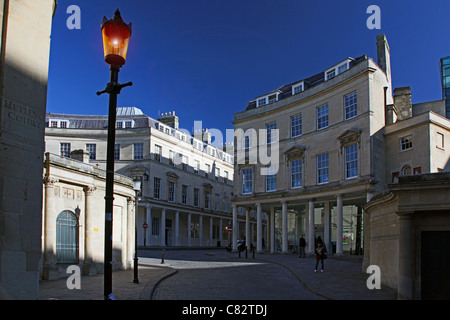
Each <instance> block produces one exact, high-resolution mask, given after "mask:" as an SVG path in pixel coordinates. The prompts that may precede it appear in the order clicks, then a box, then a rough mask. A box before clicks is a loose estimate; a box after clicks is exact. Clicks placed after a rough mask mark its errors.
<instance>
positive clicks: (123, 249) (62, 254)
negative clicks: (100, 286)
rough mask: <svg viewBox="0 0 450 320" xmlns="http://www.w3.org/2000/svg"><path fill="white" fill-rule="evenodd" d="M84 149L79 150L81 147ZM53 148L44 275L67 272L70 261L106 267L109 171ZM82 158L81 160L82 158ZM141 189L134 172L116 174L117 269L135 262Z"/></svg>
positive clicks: (95, 269) (99, 269)
mask: <svg viewBox="0 0 450 320" xmlns="http://www.w3.org/2000/svg"><path fill="white" fill-rule="evenodd" d="M76 151H78V150H76ZM81 151H82V152H81V153H79V154H80V155H81V157H78V156H77V155H76V153H78V152H75V151H74V152H72V158H73V159H69V158H65V157H61V156H59V155H54V154H51V153H48V152H47V153H46V154H45V161H44V177H43V181H44V189H43V199H44V206H43V210H42V217H43V219H42V263H41V277H42V278H43V279H46V280H55V279H58V278H60V277H67V273H66V270H67V267H68V266H69V265H78V266H79V267H80V268H81V270H82V271H83V274H87V275H95V274H97V273H103V261H104V259H103V255H104V226H105V199H104V197H105V183H106V172H105V171H104V170H102V169H99V168H98V167H96V166H93V165H90V164H88V163H86V162H83V161H82V156H83V153H85V152H83V150H81ZM76 159H79V160H76ZM135 197H136V195H135V191H134V189H133V180H132V179H131V178H128V177H125V176H122V175H118V174H116V175H115V177H114V211H113V270H120V269H128V268H130V267H131V266H132V259H133V256H134V251H135V244H134V233H135V231H134V229H135V214H134V213H135Z"/></svg>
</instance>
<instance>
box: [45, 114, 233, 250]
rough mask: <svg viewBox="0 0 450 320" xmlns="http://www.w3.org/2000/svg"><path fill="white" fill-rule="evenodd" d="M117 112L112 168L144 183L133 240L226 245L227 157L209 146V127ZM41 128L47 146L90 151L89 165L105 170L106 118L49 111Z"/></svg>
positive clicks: (228, 203)
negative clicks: (193, 128)
mask: <svg viewBox="0 0 450 320" xmlns="http://www.w3.org/2000/svg"><path fill="white" fill-rule="evenodd" d="M117 110H118V111H117V130H116V146H117V152H116V160H115V169H116V172H117V173H120V174H123V175H126V176H129V177H132V178H135V177H138V178H140V179H141V181H142V187H141V194H140V199H139V211H138V217H137V225H138V228H137V230H138V245H139V246H146V247H166V246H168V247H171V246H177V247H205V246H207V247H211V246H217V245H218V244H219V242H220V245H221V246H223V245H226V244H227V243H228V241H229V233H228V232H227V231H225V228H226V226H228V225H230V224H231V197H232V192H233V180H232V179H233V164H232V163H233V156H232V155H231V154H228V153H226V152H224V151H223V150H222V149H221V148H220V147H216V146H213V145H212V144H211V135H210V133H209V132H208V130H207V129H203V128H202V129H197V130H196V132H195V133H194V135H191V134H190V133H189V132H188V131H187V130H184V129H182V128H180V127H179V119H178V117H177V116H176V115H175V112H173V113H172V112H170V113H169V114H164V115H162V116H161V118H159V119H158V120H155V119H153V118H150V117H148V116H146V115H144V114H143V113H142V111H141V110H140V109H138V108H135V107H128V108H118V109H117ZM47 125H48V127H47V128H46V137H45V141H46V150H47V151H49V152H52V153H56V154H62V153H64V152H65V151H64V150H63V148H70V149H71V150H73V149H83V150H87V149H89V148H90V150H91V154H90V160H89V162H90V164H92V165H96V166H98V167H100V168H105V167H106V135H107V130H106V125H107V123H106V117H105V116H87V115H61V114H48V115H47ZM144 226H145V227H146V228H144Z"/></svg>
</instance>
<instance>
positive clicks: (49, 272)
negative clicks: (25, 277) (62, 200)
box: [43, 176, 59, 280]
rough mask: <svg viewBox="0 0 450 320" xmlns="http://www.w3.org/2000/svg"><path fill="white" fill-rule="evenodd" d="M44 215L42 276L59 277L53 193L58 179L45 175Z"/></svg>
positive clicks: (55, 191)
mask: <svg viewBox="0 0 450 320" xmlns="http://www.w3.org/2000/svg"><path fill="white" fill-rule="evenodd" d="M44 182H45V200H44V201H45V215H44V248H43V249H44V250H43V251H44V266H43V277H44V279H45V280H56V279H58V278H59V275H58V271H57V267H56V256H55V253H56V218H57V215H58V213H57V212H56V210H55V194H56V193H59V187H56V188H57V189H56V188H55V183H57V182H58V179H55V178H53V177H49V176H47V177H45V179H44Z"/></svg>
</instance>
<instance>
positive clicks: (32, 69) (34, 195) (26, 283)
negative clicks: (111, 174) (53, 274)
mask: <svg viewBox="0 0 450 320" xmlns="http://www.w3.org/2000/svg"><path fill="white" fill-rule="evenodd" d="M55 9H56V1H55V0H39V1H21V0H2V1H0V17H1V24H0V28H1V43H0V46H1V50H0V59H1V61H0V99H1V107H0V108H1V109H0V150H1V156H0V299H37V297H38V293H39V260H40V257H41V241H40V239H41V212H42V211H41V210H42V193H41V192H36V191H37V190H41V188H42V162H43V154H44V143H43V142H44V127H45V109H46V100H47V77H48V65H49V50H50V33H51V26H52V16H53V14H54V11H55Z"/></svg>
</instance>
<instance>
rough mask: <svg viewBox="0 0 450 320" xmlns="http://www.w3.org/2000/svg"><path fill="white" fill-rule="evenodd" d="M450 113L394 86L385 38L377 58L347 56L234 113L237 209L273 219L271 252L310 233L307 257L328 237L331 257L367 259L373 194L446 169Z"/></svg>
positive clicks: (292, 249) (289, 247)
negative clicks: (367, 207)
mask: <svg viewBox="0 0 450 320" xmlns="http://www.w3.org/2000/svg"><path fill="white" fill-rule="evenodd" d="M444 114H445V105H444V103H443V101H433V102H427V103H421V104H416V105H412V104H411V90H410V88H408V87H406V88H397V89H395V90H393V86H392V80H391V66H390V48H389V45H388V42H387V39H386V37H385V36H384V35H379V36H377V62H375V61H374V60H373V59H372V58H369V57H367V56H366V55H364V56H361V57H358V58H346V59H344V60H342V61H340V62H338V63H337V64H335V65H333V66H330V67H329V68H328V69H326V70H324V71H322V72H320V73H318V74H316V75H314V76H311V77H308V78H305V79H302V80H299V81H296V82H294V83H291V84H287V85H284V86H282V87H280V88H278V89H277V90H274V91H272V92H270V93H266V94H264V95H261V96H259V97H257V98H256V99H254V100H252V101H250V102H249V103H248V106H247V108H246V109H245V110H244V111H242V112H239V113H236V114H235V116H234V121H233V123H234V127H235V130H236V131H238V130H241V131H240V132H241V133H240V135H239V134H236V141H235V145H236V151H235V152H236V154H235V170H234V172H235V178H234V180H235V184H234V195H235V197H234V198H233V206H234V207H235V208H236V212H237V211H238V210H237V208H239V207H244V208H253V209H256V210H257V212H264V211H265V212H268V213H269V222H268V229H269V230H268V231H269V236H268V241H267V242H266V243H268V248H269V250H270V252H283V253H287V252H295V251H296V250H297V246H298V239H299V237H300V236H301V235H306V237H305V239H306V241H307V252H310V253H312V252H313V249H314V242H315V238H316V237H318V236H321V237H322V238H323V239H324V241H325V244H326V246H327V248H328V251H329V252H332V253H336V254H343V253H357V254H361V253H362V252H363V249H364V244H365V243H367V237H366V236H367V234H368V232H366V231H368V230H369V228H370V225H369V221H367V220H366V218H367V217H366V215H365V213H364V210H363V206H364V205H365V204H366V203H367V202H368V201H369V200H370V199H371V198H372V197H373V196H374V195H376V194H379V193H381V192H384V191H385V190H386V187H387V184H389V183H392V182H393V180H394V179H396V178H397V177H398V176H403V175H410V174H411V175H412V174H419V173H432V172H438V171H444V170H446V171H448V170H449V163H448V159H449V155H450V153H449V151H450V150H448V148H446V147H445V144H444V142H445V141H447V140H448V138H449V137H450V135H449V124H448V119H446V118H445V117H444V116H443V115H444ZM445 143H447V142H445ZM437 145H438V146H439V147H436V146H437ZM261 150H262V151H263V152H261ZM269 155H271V156H269ZM264 236H265V233H264V232H259V235H258V240H259V245H258V250H260V251H261V250H262V247H261V242H262V238H263V237H264ZM364 239H366V241H363V240H364ZM380 254H382V253H380Z"/></svg>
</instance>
